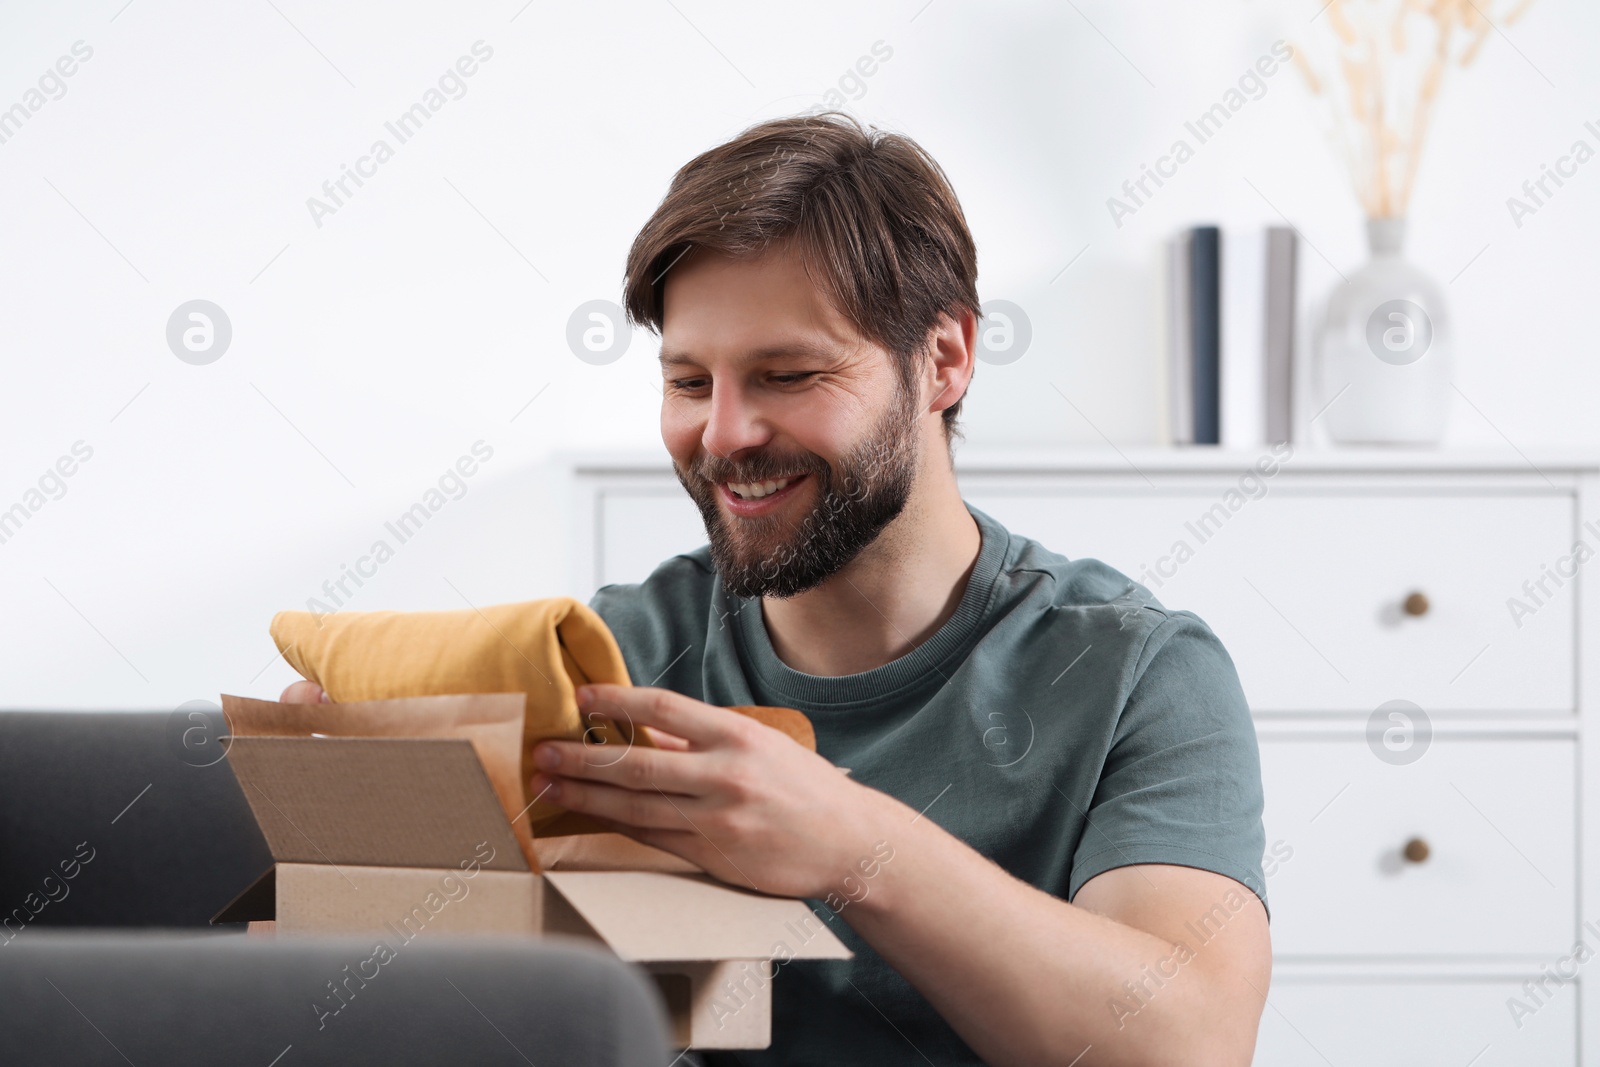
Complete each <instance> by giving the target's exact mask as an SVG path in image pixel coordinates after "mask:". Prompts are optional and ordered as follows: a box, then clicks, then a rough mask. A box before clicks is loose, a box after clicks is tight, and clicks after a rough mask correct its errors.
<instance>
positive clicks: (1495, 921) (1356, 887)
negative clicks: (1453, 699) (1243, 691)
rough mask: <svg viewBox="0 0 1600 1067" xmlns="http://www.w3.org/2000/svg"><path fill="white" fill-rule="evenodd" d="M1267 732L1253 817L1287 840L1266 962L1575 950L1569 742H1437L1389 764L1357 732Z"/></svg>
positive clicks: (1541, 954) (1274, 891)
mask: <svg viewBox="0 0 1600 1067" xmlns="http://www.w3.org/2000/svg"><path fill="white" fill-rule="evenodd" d="M1263 733H1264V734H1265V736H1263V737H1262V738H1261V744H1260V748H1261V778H1262V787H1263V789H1264V791H1265V794H1266V811H1265V815H1264V819H1263V821H1264V823H1265V827H1266V835H1267V840H1268V841H1269V842H1280V841H1281V842H1283V843H1284V845H1280V846H1278V851H1277V853H1276V855H1277V856H1279V857H1280V862H1277V863H1275V864H1273V865H1272V866H1271V867H1269V870H1270V873H1269V876H1268V882H1267V892H1268V899H1269V901H1270V902H1271V904H1272V948H1273V952H1274V954H1275V955H1276V956H1279V957H1288V958H1293V957H1350V956H1365V957H1380V956H1381V957H1430V958H1440V957H1458V958H1460V957H1480V958H1481V957H1489V956H1502V957H1505V956H1520V957H1533V958H1540V959H1544V958H1549V959H1554V958H1556V957H1557V956H1559V955H1561V954H1563V953H1565V952H1568V951H1570V950H1571V947H1572V943H1573V940H1574V938H1575V937H1576V935H1577V925H1576V924H1577V901H1576V885H1577V878H1576V873H1575V863H1576V851H1577V842H1576V825H1575V814H1574V812H1575V803H1576V798H1575V788H1574V784H1575V779H1576V772H1577V742H1575V741H1573V740H1570V739H1550V738H1526V737H1524V738H1504V737H1503V738H1486V737H1470V738H1461V737H1450V736H1441V735H1440V734H1438V733H1436V734H1435V735H1434V737H1433V739H1432V742H1431V743H1430V744H1429V745H1428V747H1427V748H1426V749H1425V750H1424V751H1423V754H1422V756H1421V757H1420V758H1418V759H1417V760H1416V761H1415V762H1413V763H1408V764H1402V765H1395V764H1390V763H1386V762H1384V761H1383V760H1380V759H1378V758H1377V757H1376V756H1375V755H1374V754H1373V752H1372V751H1371V750H1370V749H1369V748H1368V747H1367V743H1366V740H1365V738H1364V736H1362V735H1361V734H1360V733H1357V732H1355V731H1351V736H1347V737H1342V738H1316V739H1313V738H1304V737H1280V738H1275V737H1273V736H1272V735H1271V734H1270V733H1266V732H1265V731H1263ZM1413 838H1416V839H1419V840H1421V841H1422V842H1424V843H1425V844H1426V846H1427V856H1426V858H1425V859H1423V860H1422V861H1421V862H1412V861H1409V860H1407V859H1405V858H1404V856H1403V854H1402V853H1403V849H1404V847H1405V845H1406V843H1407V842H1408V841H1410V840H1411V839H1413ZM1285 845H1286V846H1287V848H1288V849H1292V855H1290V856H1289V857H1288V858H1287V859H1281V857H1282V854H1283V852H1284V850H1285V849H1284V846H1285ZM1269 855H1274V853H1272V852H1271V851H1270V850H1269Z"/></svg>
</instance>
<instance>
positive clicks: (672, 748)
mask: <svg viewBox="0 0 1600 1067" xmlns="http://www.w3.org/2000/svg"><path fill="white" fill-rule="evenodd" d="M639 729H641V730H643V731H644V734H645V736H646V737H648V738H649V739H650V740H651V741H653V742H655V746H656V747H657V748H661V749H666V750H667V751H668V752H684V751H687V750H688V748H689V742H687V741H685V740H684V739H683V738H681V737H679V736H678V735H677V734H669V733H667V732H666V731H665V730H660V729H656V730H652V729H651V728H650V727H648V726H641V727H639Z"/></svg>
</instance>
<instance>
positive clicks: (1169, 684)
mask: <svg viewBox="0 0 1600 1067" xmlns="http://www.w3.org/2000/svg"><path fill="white" fill-rule="evenodd" d="M1261 810H1262V793H1261V757H1260V753H1259V750H1258V749H1257V745H1256V733H1255V724H1254V723H1253V722H1252V720H1251V718H1250V709H1249V706H1248V704H1247V703H1246V702H1245V696H1244V690H1243V689H1242V688H1241V687H1240V685H1239V675H1238V672H1237V671H1236V670H1235V669H1234V665H1233V659H1232V658H1231V657H1230V656H1229V655H1228V653H1227V650H1226V649H1224V648H1223V647H1222V642H1221V641H1220V640H1218V638H1217V636H1216V634H1214V633H1213V632H1212V631H1211V629H1210V627H1208V626H1206V624H1205V623H1204V622H1202V621H1201V620H1200V618H1199V617H1198V616H1195V615H1193V614H1191V613H1189V612H1172V613H1170V614H1168V615H1167V617H1166V618H1165V620H1164V621H1162V622H1161V623H1160V624H1158V625H1157V626H1156V628H1155V629H1154V630H1152V631H1151V633H1150V636H1149V638H1148V639H1147V640H1146V642H1145V645H1144V648H1143V650H1142V651H1141V652H1140V655H1139V661H1138V663H1137V664H1136V665H1135V669H1134V681H1133V685H1132V688H1131V689H1130V690H1129V692H1128V698H1127V701H1126V702H1125V704H1124V706H1123V709H1122V714H1121V716H1120V718H1119V720H1118V723H1117V728H1116V730H1115V732H1114V734H1113V737H1112V741H1111V747H1110V751H1109V752H1108V753H1107V755H1106V758H1105V765H1104V767H1103V769H1102V771H1101V775H1100V781H1099V784H1098V786H1097V787H1096V789H1095V792H1094V800H1093V803H1092V805H1091V806H1090V809H1089V812H1088V820H1087V824H1086V825H1085V827H1084V832H1083V836H1082V837H1081V838H1080V839H1079V842H1078V848H1077V851H1076V852H1075V853H1074V855H1073V861H1072V875H1071V878H1070V879H1069V883H1068V887H1067V899H1068V900H1071V899H1072V898H1073V897H1075V896H1076V895H1077V893H1078V890H1079V889H1080V888H1081V887H1082V886H1083V884H1084V883H1085V882H1087V881H1088V880H1089V879H1091V878H1093V877H1094V876H1095V875H1097V874H1100V873H1102V872H1104V871H1109V870H1111V869H1112V868H1115V867H1126V866H1129V865H1131V864H1136V863H1170V864H1176V865H1178V866H1182V867H1198V868H1200V869H1202V870H1207V871H1215V872H1216V873H1217V874H1221V875H1225V876H1227V877H1229V878H1232V879H1234V880H1235V881H1237V882H1240V883H1242V884H1244V885H1246V886H1248V887H1249V888H1250V889H1251V890H1252V891H1253V892H1254V893H1255V894H1256V896H1258V897H1260V898H1261V903H1262V905H1263V906H1264V907H1265V906H1266V904H1267V892H1266V884H1265V880H1264V879H1263V878H1262V874H1261V856H1262V852H1263V850H1264V849H1265V845H1266V832H1265V830H1264V828H1263V826H1262V822H1261ZM1269 913H1270V912H1269Z"/></svg>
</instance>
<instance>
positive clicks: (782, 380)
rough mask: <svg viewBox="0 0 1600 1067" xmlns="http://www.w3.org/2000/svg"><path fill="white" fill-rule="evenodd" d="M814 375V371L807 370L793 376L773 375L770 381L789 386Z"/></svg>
mask: <svg viewBox="0 0 1600 1067" xmlns="http://www.w3.org/2000/svg"><path fill="white" fill-rule="evenodd" d="M816 373H817V372H816V371H814V370H808V371H798V372H796V373H794V374H774V375H773V376H772V380H773V381H775V382H778V383H779V384H781V385H790V384H792V383H794V382H798V381H802V380H804V379H806V378H810V377H812V376H813V375H815V374H816Z"/></svg>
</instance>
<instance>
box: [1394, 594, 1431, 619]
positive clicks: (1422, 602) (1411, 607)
mask: <svg viewBox="0 0 1600 1067" xmlns="http://www.w3.org/2000/svg"><path fill="white" fill-rule="evenodd" d="M1400 606H1401V608H1403V609H1404V610H1405V613H1406V614H1407V615H1414V616H1419V617H1420V616H1422V615H1426V614H1427V613H1428V597H1427V595H1426V594H1424V593H1412V594H1410V595H1409V596H1407V597H1406V598H1405V600H1403V601H1402V602H1401V604H1400Z"/></svg>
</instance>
